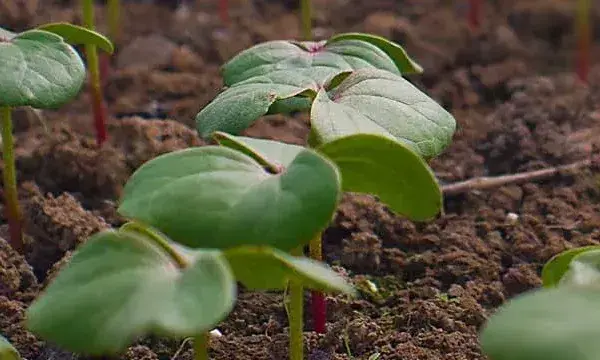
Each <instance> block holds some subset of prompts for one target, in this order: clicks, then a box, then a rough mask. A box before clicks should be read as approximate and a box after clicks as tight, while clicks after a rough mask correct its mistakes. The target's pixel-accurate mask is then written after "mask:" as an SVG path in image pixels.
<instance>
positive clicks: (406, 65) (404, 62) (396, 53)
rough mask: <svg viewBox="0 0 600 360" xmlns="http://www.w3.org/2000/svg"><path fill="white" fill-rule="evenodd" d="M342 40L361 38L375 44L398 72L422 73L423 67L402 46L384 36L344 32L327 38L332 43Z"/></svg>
mask: <svg viewBox="0 0 600 360" xmlns="http://www.w3.org/2000/svg"><path fill="white" fill-rule="evenodd" d="M344 40H361V41H365V42H368V43H370V44H372V45H375V46H377V47H378V48H380V49H381V50H383V51H384V52H385V53H386V54H387V55H388V56H389V57H390V58H391V59H392V60H393V61H394V63H395V64H396V67H397V68H398V69H399V70H400V73H402V74H421V73H423V68H422V67H421V65H419V64H417V62H415V61H414V60H413V59H411V58H410V56H408V54H407V53H406V50H404V48H402V46H400V45H398V44H396V43H394V42H392V41H389V40H388V39H386V38H384V37H381V36H377V35H372V34H363V33H346V34H339V35H334V36H333V37H332V38H331V39H329V41H328V42H327V43H328V44H332V43H335V42H338V41H344Z"/></svg>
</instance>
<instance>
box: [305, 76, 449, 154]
mask: <svg viewBox="0 0 600 360" xmlns="http://www.w3.org/2000/svg"><path fill="white" fill-rule="evenodd" d="M311 126H312V130H313V132H314V135H315V137H314V138H313V140H314V141H316V142H317V143H316V144H312V145H313V146H318V145H320V144H325V143H328V142H331V141H333V140H336V139H338V138H341V137H344V136H349V135H355V134H359V133H366V134H376V135H381V136H384V137H387V138H390V139H395V140H397V141H399V142H402V143H404V144H406V145H407V146H409V147H411V148H412V149H413V150H415V151H416V152H417V153H418V154H419V155H421V156H422V157H424V158H426V159H428V158H432V157H434V156H436V155H438V154H440V153H441V152H442V150H444V148H446V146H448V144H450V141H451V140H452V135H453V134H454V131H455V129H456V122H455V120H454V118H453V117H452V115H451V114H450V113H448V112H447V111H446V110H444V108H443V107H441V106H440V105H439V104H437V103H436V102H435V101H434V100H432V99H431V98H429V97H428V96H427V95H425V94H424V93H422V92H421V91H420V90H419V89H417V88H416V87H415V86H414V85H412V84H411V83H410V82H408V81H407V80H405V79H404V78H402V77H401V76H399V75H395V74H392V73H389V72H386V71H382V70H377V69H362V70H358V71H356V72H354V73H352V74H350V75H349V76H348V77H347V78H346V79H345V80H344V81H342V83H341V84H340V85H339V86H338V87H336V88H335V89H333V90H331V91H330V92H329V93H327V92H326V91H325V90H324V89H321V90H320V91H319V93H318V94H317V97H316V99H315V101H314V103H313V106H312V109H311Z"/></svg>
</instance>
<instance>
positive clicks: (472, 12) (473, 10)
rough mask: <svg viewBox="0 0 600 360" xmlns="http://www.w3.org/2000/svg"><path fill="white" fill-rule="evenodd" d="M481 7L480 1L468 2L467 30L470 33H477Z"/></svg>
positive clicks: (479, 24)
mask: <svg viewBox="0 0 600 360" xmlns="http://www.w3.org/2000/svg"><path fill="white" fill-rule="evenodd" d="M481 7H482V0H469V13H468V19H469V28H470V29H471V31H478V30H479V27H480V26H481Z"/></svg>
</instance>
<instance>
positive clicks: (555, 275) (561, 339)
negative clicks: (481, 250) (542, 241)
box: [481, 246, 600, 360]
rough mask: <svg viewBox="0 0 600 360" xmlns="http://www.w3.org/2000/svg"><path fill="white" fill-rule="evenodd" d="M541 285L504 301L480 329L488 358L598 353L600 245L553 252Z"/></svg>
mask: <svg viewBox="0 0 600 360" xmlns="http://www.w3.org/2000/svg"><path fill="white" fill-rule="evenodd" d="M542 279H543V284H544V288H542V289H537V290H533V291H530V292H528V293H525V294H522V295H519V296H517V297H516V298H515V299H512V300H510V301H509V302H508V303H507V304H505V305H503V306H502V307H501V308H500V309H499V310H498V311H497V312H496V313H495V314H494V315H493V316H492V317H491V318H490V319H489V321H488V323H487V324H486V325H485V327H484V328H483V330H482V333H481V346H482V349H483V351H484V352H485V353H486V355H488V356H489V357H490V359H491V360H509V359H510V360H525V359H527V360H532V359H534V360H535V359H544V360H559V359H573V360H589V359H595V358H597V357H598V353H600V345H598V341H597V339H598V337H599V336H600V326H599V325H598V324H599V323H600V310H599V309H598V303H599V302H600V246H587V247H583V248H576V249H571V250H568V251H565V252H563V253H561V254H558V255H556V256H555V257H553V258H552V259H550V261H548V263H546V265H545V266H544V269H543V271H542Z"/></svg>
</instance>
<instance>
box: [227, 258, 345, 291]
mask: <svg viewBox="0 0 600 360" xmlns="http://www.w3.org/2000/svg"><path fill="white" fill-rule="evenodd" d="M225 257H226V258H227V260H228V261H229V265H230V266H231V269H232V270H233V273H234V274H235V278H236V279H237V280H238V281H239V282H241V283H242V284H244V286H246V287H247V288H249V289H251V290H283V289H285V288H286V287H287V284H288V281H289V280H298V281H300V282H301V283H302V285H303V286H304V287H306V288H309V289H313V290H320V291H324V292H343V293H346V294H354V290H353V289H352V286H351V285H350V284H348V283H347V282H346V280H344V278H343V277H342V276H340V275H339V274H337V273H336V272H335V271H333V270H331V269H330V268H329V267H328V266H327V265H325V264H322V263H320V262H317V261H314V260H311V259H308V258H305V257H295V256H291V255H289V254H287V253H285V252H283V251H280V250H276V249H272V248H267V247H237V248H234V249H230V250H227V251H225Z"/></svg>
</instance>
